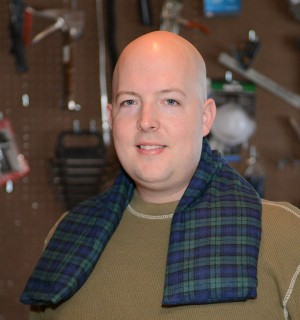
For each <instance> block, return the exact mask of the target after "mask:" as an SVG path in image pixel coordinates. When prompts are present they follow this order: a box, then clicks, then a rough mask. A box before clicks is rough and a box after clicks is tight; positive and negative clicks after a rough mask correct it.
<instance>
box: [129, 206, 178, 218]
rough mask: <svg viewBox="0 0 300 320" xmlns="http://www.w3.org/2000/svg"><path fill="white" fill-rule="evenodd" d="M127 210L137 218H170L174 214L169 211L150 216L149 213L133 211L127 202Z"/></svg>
mask: <svg viewBox="0 0 300 320" xmlns="http://www.w3.org/2000/svg"><path fill="white" fill-rule="evenodd" d="M127 209H128V211H129V212H130V213H132V214H133V215H135V216H137V217H139V218H143V219H149V220H162V219H171V218H172V217H173V215H174V213H169V214H163V215H161V216H151V215H149V214H144V213H141V212H138V211H135V210H134V209H133V208H132V207H131V205H130V204H129V205H128V207H127Z"/></svg>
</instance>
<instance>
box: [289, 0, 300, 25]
mask: <svg viewBox="0 0 300 320" xmlns="http://www.w3.org/2000/svg"><path fill="white" fill-rule="evenodd" d="M289 8H290V12H291V13H292V15H293V16H294V18H295V19H296V20H298V21H300V0H289Z"/></svg>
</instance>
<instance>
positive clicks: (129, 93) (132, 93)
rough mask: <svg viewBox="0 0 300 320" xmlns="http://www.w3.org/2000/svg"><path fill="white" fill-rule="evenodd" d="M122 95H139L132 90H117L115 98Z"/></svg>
mask: <svg viewBox="0 0 300 320" xmlns="http://www.w3.org/2000/svg"><path fill="white" fill-rule="evenodd" d="M122 95H129V96H136V97H140V95H139V94H138V93H137V92H134V91H119V92H118V93H117V94H116V100H117V99H118V98H119V97H120V96H122Z"/></svg>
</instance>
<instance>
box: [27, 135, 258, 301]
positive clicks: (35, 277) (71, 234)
mask: <svg viewBox="0 0 300 320" xmlns="http://www.w3.org/2000/svg"><path fill="white" fill-rule="evenodd" d="M134 188H135V185H134V183H133V181H132V180H131V179H130V178H129V177H128V176H127V174H126V173H125V172H124V171H123V170H121V173H120V174H119V176H118V177H117V178H116V181H115V183H114V185H113V187H112V188H111V189H110V190H109V191H107V192H105V193H104V194H102V195H99V196H96V197H93V198H91V199H88V200H87V201H85V202H83V203H81V204H79V205H78V206H76V207H75V208H74V209H72V210H71V211H70V212H69V213H68V215H66V217H65V218H64V219H63V220H62V221H61V223H60V224H59V225H58V227H57V229H56V231H55V233H54V234H53V236H52V238H51V239H50V241H49V243H48V245H47V247H46V248H45V250H44V253H43V255H42V256H41V258H40V260H39V261H38V263H37V265H36V267H35V269H34V271H33V273H32V275H31V277H30V278H29V280H28V282H27V284H26V287H25V289H24V291H23V294H22V296H21V301H22V302H23V303H25V304H31V305H49V304H57V303H60V302H63V301H65V300H67V299H69V298H70V297H71V296H72V295H73V294H74V293H75V292H76V291H78V290H79V289H80V288H81V286H82V285H83V284H84V282H85V281H86V279H87V278H88V277H89V275H90V274H91V272H92V271H93V268H94V266H95V265H96V263H97V261H98V259H99V257H100V256H101V253H102V252H103V250H104V248H105V246H106V244H107V242H108V241H109V239H110V237H111V236H112V234H113V232H114V231H115V229H116V228H117V226H118V224H119V222H120V220H121V218H122V215H123V212H124V210H125V209H126V207H127V205H128V203H129V202H130V200H131V198H132V195H133V191H134ZM260 238H261V201H260V198H259V196H258V195H257V193H256V192H255V191H254V189H253V188H252V187H251V186H250V185H249V184H248V182H246V181H245V180H244V179H243V178H242V177H241V176H240V175H239V174H238V173H237V172H236V171H235V170H234V169H232V168H231V167H230V166H229V165H228V164H227V163H226V162H225V161H224V160H223V158H222V157H221V155H220V154H219V153H218V152H216V151H211V149H210V147H209V145H208V142H207V140H206V139H204V140H203V147H202V154H201V159H200V162H199V165H198V168H197V170H196V172H195V174H194V176H193V177H192V179H191V181H190V183H189V186H188V188H187V189H186V191H185V193H184V195H183V196H182V198H181V200H180V201H179V204H178V206H177V208H176V210H175V213H174V216H173V219H172V222H171V231H170V240H169V249H168V255H167V266H166V274H165V285H164V292H163V301H162V304H163V305H164V306H177V305H186V304H205V303H217V302H233V301H245V300H247V299H253V298H255V297H256V288H257V259H258V252H259V245H260ZM100 259H101V257H100Z"/></svg>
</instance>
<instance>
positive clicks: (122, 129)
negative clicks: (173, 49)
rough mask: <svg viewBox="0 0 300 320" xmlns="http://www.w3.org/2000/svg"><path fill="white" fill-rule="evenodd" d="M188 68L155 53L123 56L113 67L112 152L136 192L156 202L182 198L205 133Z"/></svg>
mask: <svg viewBox="0 0 300 320" xmlns="http://www.w3.org/2000/svg"><path fill="white" fill-rule="evenodd" d="M192 66H193V64H192V65H191V64H190V62H189V61H188V58H186V59H185V61H184V60H182V59H180V58H178V56H177V55H168V57H163V56H161V55H155V53H154V54H153V55H152V54H150V53H149V54H146V55H143V56H141V55H140V56H135V55H132V56H131V57H126V58H124V59H123V60H121V61H120V63H119V66H118V74H117V79H116V81H115V88H114V99H113V103H112V106H109V107H108V113H109V116H110V123H111V127H112V133H113V138H114V144H115V148H116V152H117V155H118V157H119V159H120V162H121V164H122V166H123V168H124V169H125V170H126V171H127V173H128V174H129V175H130V176H131V177H132V179H133V180H134V181H135V182H136V186H137V189H138V190H139V191H140V193H141V194H153V195H154V194H156V196H157V195H158V198H160V200H159V199H156V200H155V201H156V202H166V201H167V200H171V201H173V200H178V199H179V198H180V197H181V195H182V194H183V192H184V190H185V189H186V187H187V185H188V183H189V181H190V179H191V177H192V175H193V173H194V171H195V169H196V167H197V165H198V162H199V159H200V155H201V147H202V137H203V133H204V134H207V133H206V132H203V121H204V120H203V106H204V100H203V98H202V96H203V92H199V87H200V86H199V75H198V73H197V71H198V70H194V68H193V67H192ZM204 126H205V124H204ZM204 131H206V128H205V129H204ZM159 195H160V196H159ZM145 198H147V197H145ZM156 198H157V197H156ZM176 198H177V199H176ZM145 200H152V201H154V200H153V199H150V198H149V197H148V198H147V199H145Z"/></svg>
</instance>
